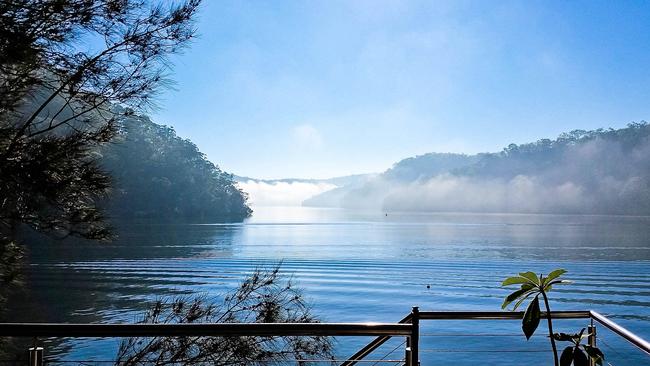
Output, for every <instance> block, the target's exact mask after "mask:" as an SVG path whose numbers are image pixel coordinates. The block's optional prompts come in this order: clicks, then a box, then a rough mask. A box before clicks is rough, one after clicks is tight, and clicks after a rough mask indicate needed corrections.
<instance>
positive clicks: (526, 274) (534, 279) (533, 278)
mask: <svg viewBox="0 0 650 366" xmlns="http://www.w3.org/2000/svg"><path fill="white" fill-rule="evenodd" d="M519 275H520V276H521V277H523V278H526V279H528V280H530V282H532V283H534V284H535V285H539V278H538V277H537V275H536V274H535V273H533V272H521V273H520V274H519Z"/></svg>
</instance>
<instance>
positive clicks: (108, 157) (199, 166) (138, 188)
mask: <svg viewBox="0 0 650 366" xmlns="http://www.w3.org/2000/svg"><path fill="white" fill-rule="evenodd" d="M123 126H124V127H123V128H122V129H121V130H120V132H119V133H118V136H117V138H116V139H115V142H114V143H112V144H109V145H106V146H105V147H103V148H102V149H101V154H102V156H103V158H102V160H101V162H102V165H103V167H104V168H105V169H106V170H107V171H108V172H110V174H111V176H112V177H113V185H114V189H113V191H112V193H111V195H110V198H109V200H108V201H107V203H106V205H107V207H108V209H109V213H110V214H111V215H112V216H117V217H153V218H170V219H171V218H174V219H178V218H188V219H204V220H207V219H210V220H215V219H222V220H241V219H243V218H245V217H247V216H249V215H250V213H251V209H250V208H249V207H248V205H247V204H246V200H247V196H246V194H245V193H244V192H242V191H241V190H240V189H239V188H237V186H236V185H235V183H234V182H233V176H232V175H230V174H227V173H225V172H223V171H221V169H219V167H218V166H216V165H214V164H213V163H211V162H210V161H209V160H207V159H206V157H205V155H204V154H203V153H201V152H200V151H199V149H198V148H197V147H196V145H195V144H194V143H192V142H191V141H190V140H187V139H182V138H180V137H178V136H177V135H176V132H175V131H174V129H173V128H171V127H167V126H161V125H158V124H155V123H153V122H152V121H151V120H149V118H147V117H145V116H131V117H129V118H127V120H126V121H125V122H124V124H123Z"/></svg>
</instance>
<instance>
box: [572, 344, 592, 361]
mask: <svg viewBox="0 0 650 366" xmlns="http://www.w3.org/2000/svg"><path fill="white" fill-rule="evenodd" d="M573 366H589V357H587V354H586V353H585V351H583V350H581V349H580V348H578V347H574V349H573Z"/></svg>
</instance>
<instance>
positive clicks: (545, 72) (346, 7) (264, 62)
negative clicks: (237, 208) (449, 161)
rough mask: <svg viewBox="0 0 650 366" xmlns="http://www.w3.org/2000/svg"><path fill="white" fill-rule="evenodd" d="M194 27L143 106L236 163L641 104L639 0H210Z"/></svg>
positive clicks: (321, 159) (497, 141)
mask: <svg viewBox="0 0 650 366" xmlns="http://www.w3.org/2000/svg"><path fill="white" fill-rule="evenodd" d="M613 5H616V8H613V7H612V6H613ZM198 29H199V33H200V38H199V39H198V40H196V41H195V43H194V44H193V45H192V47H191V49H190V50H189V52H187V53H186V54H185V55H183V56H181V57H180V58H179V59H177V60H176V65H177V66H176V68H175V73H174V75H173V79H174V80H176V89H177V90H175V91H168V92H165V93H164V95H163V97H162V100H163V102H162V103H161V105H163V108H162V109H161V110H159V111H157V113H156V115H155V121H156V122H157V123H163V124H168V125H172V126H174V127H175V128H176V129H177V131H178V132H179V134H180V135H181V136H184V137H187V138H190V139H192V140H193V141H194V142H195V143H197V145H198V146H199V148H200V149H201V150H202V151H204V152H205V153H206V154H207V155H208V157H209V158H210V159H211V160H213V161H215V162H216V163H218V164H220V165H221V166H222V167H223V168H224V169H226V170H229V171H233V172H234V173H236V174H240V175H246V176H254V177H258V178H278V177H296V176H297V177H330V176H337V175H346V174H351V173H363V172H371V171H383V170H385V169H386V168H388V167H390V165H391V164H392V163H394V162H395V161H398V160H400V159H402V158H405V157H408V156H413V155H416V154H422V153H426V152H466V153H474V152H481V151H498V150H500V149H501V148H503V147H504V146H506V145H507V144H509V143H511V142H515V143H524V142H530V141H535V140H537V139H540V138H543V137H550V138H552V137H556V136H557V135H558V134H559V133H561V132H564V131H567V130H572V129H578V128H580V129H593V128H598V127H621V126H624V125H625V124H626V123H628V122H631V121H639V120H643V119H647V118H648V115H649V112H650V104H648V103H647V101H648V97H649V95H648V94H649V93H648V90H650V89H648V88H647V85H648V83H649V81H650V73H648V72H647V65H648V62H649V61H650V52H649V49H648V47H646V45H647V44H648V42H649V41H650V4H648V3H643V2H631V3H627V4H625V3H622V2H616V3H614V2H591V1H590V2H587V1H584V2H559V1H555V2H530V1H529V2H512V1H499V2H493V1H484V2H472V1H470V2H465V1H462V2H459V1H449V2H447V1H436V2H428V1H427V2H421V3H417V2H415V3H414V2H410V3H408V4H406V3H404V2H399V1H394V2H393V1H388V2H386V1H384V2H379V1H352V2H347V1H345V2H320V3H318V2H284V3H282V4H281V3H277V2H273V3H272V4H264V3H259V2H254V3H251V2H243V1H236V2H222V1H219V2H216V1H209V2H206V3H205V4H204V5H203V9H202V12H201V14H200V22H199V24H198Z"/></svg>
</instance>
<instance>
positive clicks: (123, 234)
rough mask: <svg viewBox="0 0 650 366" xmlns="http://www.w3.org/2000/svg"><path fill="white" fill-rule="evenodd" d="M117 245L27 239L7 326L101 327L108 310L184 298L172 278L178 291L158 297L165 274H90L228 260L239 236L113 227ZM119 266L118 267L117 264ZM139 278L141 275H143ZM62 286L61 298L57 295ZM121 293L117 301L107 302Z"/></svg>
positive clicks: (215, 230)
mask: <svg viewBox="0 0 650 366" xmlns="http://www.w3.org/2000/svg"><path fill="white" fill-rule="evenodd" d="M115 228H116V233H117V239H116V240H114V241H113V242H110V243H98V242H93V241H87V240H80V239H74V238H69V239H65V240H52V239H48V238H42V237H39V238H36V239H38V240H33V239H35V238H33V237H32V238H28V240H29V239H32V240H30V246H29V248H28V259H27V261H28V263H29V265H28V266H27V268H26V270H25V277H26V281H25V286H24V287H23V289H22V290H21V291H19V293H17V294H15V296H14V297H12V299H11V301H10V304H11V305H12V307H10V309H9V312H8V314H10V315H9V316H10V319H12V321H48V322H60V321H74V322H101V321H102V320H104V318H105V317H104V316H103V314H104V313H105V312H107V311H110V309H120V308H134V307H135V308H140V307H141V306H138V304H139V298H140V296H142V297H146V296H147V294H150V293H154V292H155V293H156V294H158V295H164V294H165V292H167V293H170V294H173V293H184V291H183V290H182V287H183V285H184V284H183V280H182V279H178V278H176V279H175V281H176V282H177V284H178V288H179V290H177V291H175V290H173V289H172V288H168V289H167V290H166V291H163V292H161V288H159V287H158V286H157V285H160V284H161V283H163V282H165V280H166V278H165V274H164V273H155V272H151V273H147V274H146V280H143V277H144V276H142V275H140V276H134V275H133V274H129V273H123V274H120V272H121V268H118V267H116V268H114V272H115V273H113V274H112V275H110V276H109V275H108V273H107V270H106V269H104V270H102V271H89V270H88V269H89V268H91V267H93V263H95V262H107V261H115V260H124V261H127V263H130V265H131V266H134V267H137V266H138V263H139V262H140V261H144V260H166V259H172V258H187V259H191V258H201V257H205V256H209V257H222V256H226V257H229V256H231V255H232V251H233V246H234V243H236V242H237V240H238V237H239V236H240V235H241V234H240V231H241V226H238V225H195V224H185V223H178V222H175V223H171V222H170V223H163V224H161V223H152V222H146V221H139V222H118V223H116V225H115ZM122 263H123V262H122ZM142 271H143V273H142V274H145V273H144V272H145V271H146V270H145V269H143V270H142ZM61 284H65V293H64V294H62V293H61V289H62V288H61ZM115 293H120V294H121V295H122V296H117V297H116V296H111V295H110V294H115ZM107 296H108V297H107Z"/></svg>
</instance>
